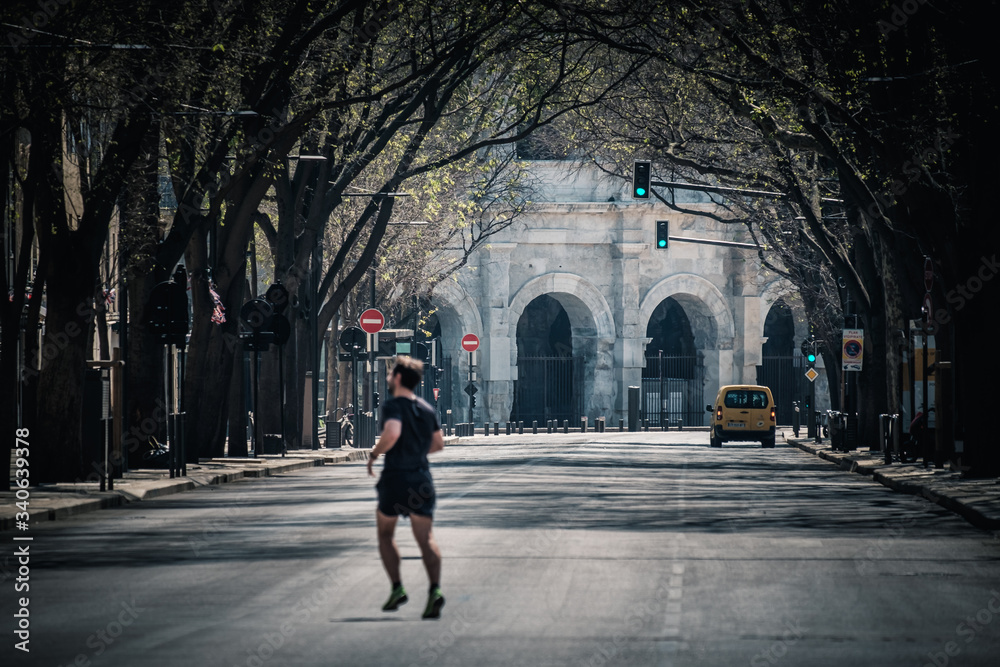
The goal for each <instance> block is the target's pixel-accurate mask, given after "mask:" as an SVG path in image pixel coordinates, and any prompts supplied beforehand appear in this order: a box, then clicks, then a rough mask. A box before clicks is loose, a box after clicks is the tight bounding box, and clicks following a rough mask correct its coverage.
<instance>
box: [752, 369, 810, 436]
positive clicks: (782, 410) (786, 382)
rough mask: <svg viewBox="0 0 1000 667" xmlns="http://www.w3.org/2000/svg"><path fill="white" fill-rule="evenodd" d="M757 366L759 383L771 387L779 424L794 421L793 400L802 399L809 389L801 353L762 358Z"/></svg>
mask: <svg viewBox="0 0 1000 667" xmlns="http://www.w3.org/2000/svg"><path fill="white" fill-rule="evenodd" d="M761 361H762V362H763V363H762V364H761V365H760V366H758V367H757V384H759V385H762V386H765V387H768V388H770V390H771V394H772V395H773V396H774V405H775V410H776V412H777V415H776V418H777V422H778V423H779V424H782V425H785V424H791V423H792V410H793V409H794V408H793V407H792V401H798V400H801V399H802V397H803V396H805V393H806V391H807V390H808V387H807V383H808V382H809V380H808V379H807V378H806V376H805V372H806V368H805V365H804V364H803V361H804V359H803V358H802V356H801V355H794V356H791V355H786V356H771V357H764V358H763V359H761Z"/></svg>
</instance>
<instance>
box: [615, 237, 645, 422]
mask: <svg viewBox="0 0 1000 667" xmlns="http://www.w3.org/2000/svg"><path fill="white" fill-rule="evenodd" d="M622 233H623V235H624V236H626V237H633V236H634V237H636V238H628V239H627V240H626V241H625V242H622V243H616V244H615V246H614V250H613V255H612V262H613V263H615V264H617V267H616V268H617V275H618V277H619V280H618V282H616V283H615V285H614V289H615V295H614V302H613V305H612V307H613V308H614V309H615V333H616V335H617V337H618V338H617V340H616V341H614V350H613V354H614V385H615V386H614V395H613V400H614V415H613V417H612V419H614V420H618V419H625V418H627V417H628V404H627V403H628V387H629V386H641V382H642V369H643V367H645V365H646V358H645V352H646V345H647V344H649V341H650V340H651V339H649V338H646V322H640V321H639V303H640V298H641V294H640V284H639V283H640V275H639V255H640V254H641V253H642V252H643V251H645V250H646V249H647V248H648V247H649V246H648V245H647V244H645V243H639V242H637V241H638V240H639V237H638V236H637V234H639V233H640V230H622ZM609 417H611V416H610V415H609ZM616 423H617V422H616Z"/></svg>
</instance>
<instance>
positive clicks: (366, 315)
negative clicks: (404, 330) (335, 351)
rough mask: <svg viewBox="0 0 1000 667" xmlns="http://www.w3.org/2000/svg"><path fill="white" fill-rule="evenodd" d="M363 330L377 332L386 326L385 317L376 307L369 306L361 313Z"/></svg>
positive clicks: (371, 332)
mask: <svg viewBox="0 0 1000 667" xmlns="http://www.w3.org/2000/svg"><path fill="white" fill-rule="evenodd" d="M359 324H360V325H361V330H362V331H364V332H365V333H370V334H376V333H378V332H379V331H381V330H382V327H384V326H385V317H384V316H383V315H382V313H381V312H380V311H379V310H378V309H376V308H369V309H368V310H366V311H365V312H363V313H361V321H360V322H359Z"/></svg>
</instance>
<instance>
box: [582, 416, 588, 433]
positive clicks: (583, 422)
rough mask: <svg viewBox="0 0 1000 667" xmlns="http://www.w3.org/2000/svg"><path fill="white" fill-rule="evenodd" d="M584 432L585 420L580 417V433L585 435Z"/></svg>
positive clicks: (585, 430) (585, 428)
mask: <svg viewBox="0 0 1000 667" xmlns="http://www.w3.org/2000/svg"><path fill="white" fill-rule="evenodd" d="M586 432H587V418H586V417H580V433H586Z"/></svg>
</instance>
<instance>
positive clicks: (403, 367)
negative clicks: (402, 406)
mask: <svg viewBox="0 0 1000 667" xmlns="http://www.w3.org/2000/svg"><path fill="white" fill-rule="evenodd" d="M392 374H393V375H398V376H399V381H400V382H402V383H403V386H404V387H406V388H407V389H410V390H411V391H412V390H413V389H416V388H417V385H418V384H420V380H421V379H422V378H423V377H424V364H423V362H421V361H417V360H416V359H414V358H413V357H408V356H406V355H399V356H397V357H396V359H395V362H394V365H393V367H392Z"/></svg>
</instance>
